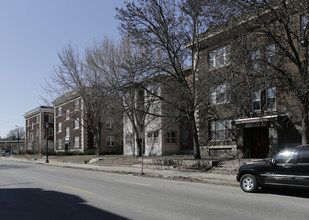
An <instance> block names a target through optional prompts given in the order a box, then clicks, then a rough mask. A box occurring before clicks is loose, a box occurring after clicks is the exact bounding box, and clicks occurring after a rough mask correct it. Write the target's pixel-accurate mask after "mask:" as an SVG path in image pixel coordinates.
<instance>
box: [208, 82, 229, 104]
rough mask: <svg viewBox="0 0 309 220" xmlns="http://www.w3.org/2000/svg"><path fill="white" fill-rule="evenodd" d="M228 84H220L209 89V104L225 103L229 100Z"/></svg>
mask: <svg viewBox="0 0 309 220" xmlns="http://www.w3.org/2000/svg"><path fill="white" fill-rule="evenodd" d="M229 88H230V86H229V85H227V84H221V85H219V86H217V87H215V88H212V89H211V91H210V104H213V105H214V104H225V103H229V102H230V101H231V94H230V92H229Z"/></svg>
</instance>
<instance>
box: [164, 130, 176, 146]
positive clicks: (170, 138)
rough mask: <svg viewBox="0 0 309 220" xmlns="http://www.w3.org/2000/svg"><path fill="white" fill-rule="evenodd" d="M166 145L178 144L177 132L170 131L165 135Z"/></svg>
mask: <svg viewBox="0 0 309 220" xmlns="http://www.w3.org/2000/svg"><path fill="white" fill-rule="evenodd" d="M165 143H166V144H176V132H175V131H168V132H166V133H165Z"/></svg>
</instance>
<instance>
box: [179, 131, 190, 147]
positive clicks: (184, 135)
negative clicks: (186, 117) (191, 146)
mask: <svg viewBox="0 0 309 220" xmlns="http://www.w3.org/2000/svg"><path fill="white" fill-rule="evenodd" d="M188 136H189V132H188V131H187V130H185V131H183V132H182V136H181V143H182V144H184V145H187V144H188Z"/></svg>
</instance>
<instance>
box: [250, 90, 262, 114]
mask: <svg viewBox="0 0 309 220" xmlns="http://www.w3.org/2000/svg"><path fill="white" fill-rule="evenodd" d="M251 99H252V104H251V107H252V111H254V112H255V111H261V92H260V90H257V91H255V92H252V93H251Z"/></svg>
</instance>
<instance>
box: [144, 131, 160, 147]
mask: <svg viewBox="0 0 309 220" xmlns="http://www.w3.org/2000/svg"><path fill="white" fill-rule="evenodd" d="M147 142H148V144H149V145H151V144H157V143H159V132H157V131H154V132H149V133H148V134H147Z"/></svg>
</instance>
